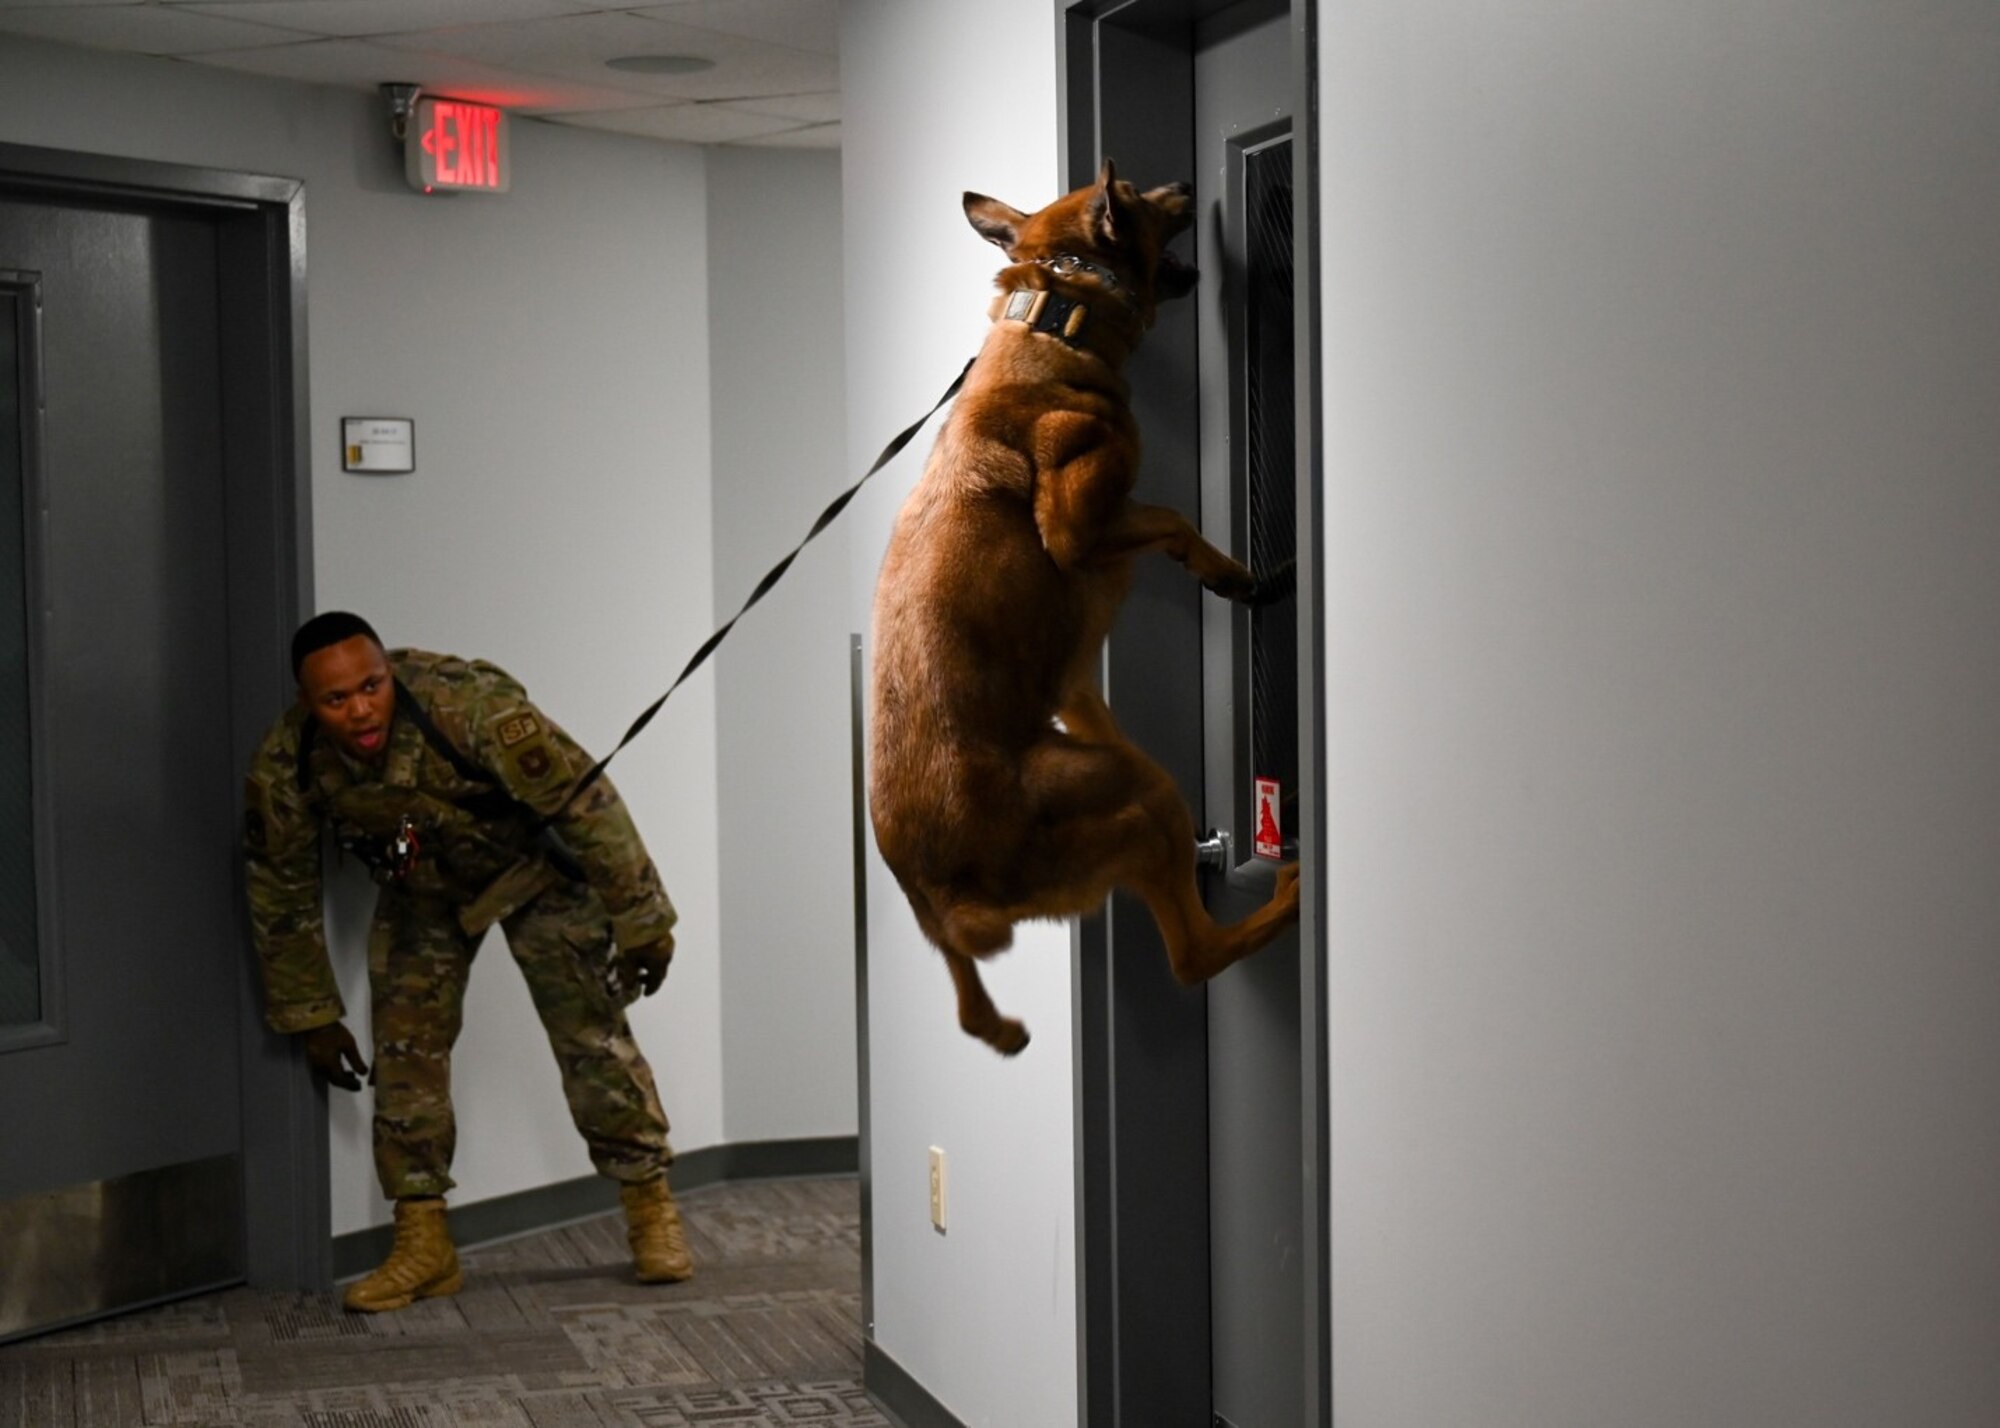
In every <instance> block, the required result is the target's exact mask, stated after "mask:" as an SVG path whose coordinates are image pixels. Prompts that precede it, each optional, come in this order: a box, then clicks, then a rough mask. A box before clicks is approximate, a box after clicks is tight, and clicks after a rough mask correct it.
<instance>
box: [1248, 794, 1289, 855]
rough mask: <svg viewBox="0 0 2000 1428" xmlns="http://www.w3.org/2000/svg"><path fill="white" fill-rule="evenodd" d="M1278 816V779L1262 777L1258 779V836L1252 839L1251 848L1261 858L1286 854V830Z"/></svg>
mask: <svg viewBox="0 0 2000 1428" xmlns="http://www.w3.org/2000/svg"><path fill="white" fill-rule="evenodd" d="M1278 818H1279V815H1278V781H1277V780H1276V779H1274V778H1260V779H1258V780H1257V823H1256V829H1255V831H1256V836H1255V837H1254V838H1252V839H1251V840H1250V850H1251V851H1252V852H1253V853H1255V854H1256V855H1257V856H1258V857H1260V858H1283V857H1284V856H1285V830H1284V826H1283V824H1281V823H1280V822H1279V821H1278Z"/></svg>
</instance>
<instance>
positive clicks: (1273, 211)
mask: <svg viewBox="0 0 2000 1428" xmlns="http://www.w3.org/2000/svg"><path fill="white" fill-rule="evenodd" d="M1243 212H1244V249H1245V252H1244V265H1245V269H1246V272H1245V277H1246V279H1247V281H1246V282H1245V284H1244V294H1243V302H1244V312H1243V314H1242V332H1243V339H1244V341H1243V357H1244V372H1243V380H1244V404H1243V411H1244V443H1245V444H1244V464H1243V468H1242V469H1243V479H1244V482H1245V486H1246V491H1245V511H1244V516H1245V524H1246V527H1247V530H1248V535H1249V540H1248V547H1249V550H1248V554H1249V564H1250V568H1251V569H1252V570H1254V571H1255V572H1257V574H1258V575H1259V576H1260V577H1262V578H1267V579H1268V578H1270V577H1272V576H1275V575H1277V574H1278V573H1279V572H1280V571H1282V570H1284V569H1285V568H1286V567H1287V566H1288V565H1289V563H1290V562H1291V561H1292V560H1293V559H1294V557H1295V556H1296V554H1297V551H1298V490H1297V483H1296V479H1295V471H1296V465H1297V463H1296V460H1295V455H1296V435H1295V432H1294V428H1293V420H1294V413H1295V411H1296V407H1295V405H1294V391H1293V386H1294V383H1293V373H1294V369H1295V364H1294V360H1293V351H1292V332H1293V320H1292V144H1291V140H1289V139H1284V140H1280V141H1278V142H1275V143H1271V144H1267V145H1265V146H1264V147H1262V148H1258V149H1253V150H1250V151H1249V152H1247V153H1245V154H1244V156H1243ZM1298 629H1299V627H1298V601H1297V599H1296V597H1295V596H1293V595H1290V594H1287V595H1286V596H1285V597H1284V598H1282V599H1279V600H1276V601H1273V602H1272V603H1270V604H1267V605H1260V606H1257V607H1256V608H1254V609H1253V610H1252V611H1251V612H1250V659H1249V681H1250V690H1249V696H1250V697H1249V706H1250V720H1249V724H1250V731H1249V733H1250V739H1249V742H1250V747H1249V756H1250V773H1251V774H1252V775H1253V776H1254V777H1257V778H1269V779H1276V780H1278V783H1279V787H1280V789H1281V790H1282V793H1283V802H1282V804H1281V810H1280V811H1281V813H1282V815H1283V823H1284V826H1285V828H1286V829H1291V828H1294V827H1296V826H1297V823H1296V819H1295V817H1294V814H1295V809H1296V804H1297V799H1298V780H1299V723H1298V707H1299V698H1298V696H1299V683H1298Z"/></svg>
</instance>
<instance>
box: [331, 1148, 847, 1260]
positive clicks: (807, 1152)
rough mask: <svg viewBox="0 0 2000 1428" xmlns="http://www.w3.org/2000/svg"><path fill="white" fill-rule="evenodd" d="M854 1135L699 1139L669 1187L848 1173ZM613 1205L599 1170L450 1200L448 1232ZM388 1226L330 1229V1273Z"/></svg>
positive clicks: (482, 1230) (525, 1225)
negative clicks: (462, 1201) (704, 1142)
mask: <svg viewBox="0 0 2000 1428" xmlns="http://www.w3.org/2000/svg"><path fill="white" fill-rule="evenodd" d="M860 1162H861V1152H860V1142H859V1141H858V1139H857V1138H856V1137H854V1136H851V1135H832V1136H817V1137H813V1138H810V1139H800V1140H750V1141H738V1142H735V1143H734V1144H728V1145H709V1146H703V1147H702V1148H701V1149H700V1150H691V1151H689V1152H687V1153H686V1154H685V1155H677V1156H675V1157H674V1169H673V1185H674V1193H675V1194H685V1193H687V1192H688V1191H690V1190H699V1189H701V1188H702V1187H703V1186H704V1185H720V1184H722V1183H723V1182H725V1181H730V1180H779V1179H783V1178H785V1177H787V1176H793V1175H852V1174H854V1173H855V1172H856V1171H857V1170H858V1169H859V1168H860ZM617 1208H618V1185H617V1182H615V1181H611V1180H607V1179H605V1178H604V1177H603V1176H601V1175H584V1176H579V1177H578V1178H577V1179H575V1180H559V1181H557V1182H556V1183H555V1184H553V1185H543V1186H539V1187H537V1188H536V1189H533V1190H520V1191H517V1192H515V1193H514V1194H512V1195H495V1196H494V1197H493V1198H491V1199H490V1200H475V1201H473V1202H472V1203H471V1204H469V1205H453V1206H452V1207H451V1237H452V1239H453V1240H454V1241H455V1242H456V1243H457V1244H458V1245H459V1247H460V1248H469V1247H470V1246H472V1245H479V1244H486V1243H489V1242H491V1241H493V1240H504V1239H510V1238H512V1237H513V1236H515V1235H524V1234H528V1233H530V1232H532V1231H535V1230H546V1229H549V1228H550V1227H552V1226H555V1225H563V1224H568V1223H569V1222H570V1221H572V1220H583V1219H588V1218H589V1217H591V1216H592V1215H603V1214H608V1213H610V1212H611V1211H613V1210H616V1209H617ZM394 1238H395V1231H394V1230H393V1229H392V1228H391V1227H390V1226H388V1225H376V1226H374V1227H372V1228H370V1229H366V1230H354V1231H352V1232H350V1233H348V1234H344V1235H335V1236H334V1237H333V1277H334V1278H335V1279H352V1278H353V1277H354V1276H355V1275H357V1274H366V1273H367V1272H368V1271H369V1270H371V1269H373V1268H374V1267H375V1266H376V1265H378V1264H380V1263H381V1262H382V1261H383V1260H384V1259H386V1258H387V1257H388V1254H389V1246H390V1244H391V1243H392V1242H393V1241H394Z"/></svg>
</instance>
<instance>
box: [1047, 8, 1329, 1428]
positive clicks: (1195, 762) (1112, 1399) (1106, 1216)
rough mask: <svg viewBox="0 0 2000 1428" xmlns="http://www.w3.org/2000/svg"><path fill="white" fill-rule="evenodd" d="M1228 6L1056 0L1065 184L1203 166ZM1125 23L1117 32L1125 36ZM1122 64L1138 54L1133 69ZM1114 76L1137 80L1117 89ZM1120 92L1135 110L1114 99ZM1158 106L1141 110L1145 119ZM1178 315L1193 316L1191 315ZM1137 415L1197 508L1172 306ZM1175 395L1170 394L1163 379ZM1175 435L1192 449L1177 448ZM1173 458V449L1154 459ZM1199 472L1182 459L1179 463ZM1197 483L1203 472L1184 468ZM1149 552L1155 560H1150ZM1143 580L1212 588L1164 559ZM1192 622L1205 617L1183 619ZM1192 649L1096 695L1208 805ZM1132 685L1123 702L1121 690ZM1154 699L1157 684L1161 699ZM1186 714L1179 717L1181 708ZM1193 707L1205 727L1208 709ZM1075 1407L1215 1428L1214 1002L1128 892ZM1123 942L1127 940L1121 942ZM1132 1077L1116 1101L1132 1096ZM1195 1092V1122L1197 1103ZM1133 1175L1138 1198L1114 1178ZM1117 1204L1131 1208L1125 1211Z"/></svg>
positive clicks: (1081, 933) (1311, 37)
mask: <svg viewBox="0 0 2000 1428" xmlns="http://www.w3.org/2000/svg"><path fill="white" fill-rule="evenodd" d="M1228 8H1231V6H1230V4H1229V3H1227V0H1221V3H1218V0H1056V4H1055V25H1056V53H1057V67H1056V76H1057V95H1056V105H1057V122H1058V135H1059V140H1058V142H1059V146H1060V156H1061V157H1060V162H1061V168H1062V187H1064V188H1065V189H1069V188H1075V187H1078V186H1080V185H1082V184H1085V183H1088V182H1090V181H1091V180H1092V179H1094V178H1095V177H1096V174H1097V169H1098V164H1099V161H1100V157H1101V156H1102V155H1103V154H1105V153H1107V152H1109V153H1111V154H1112V155H1113V156H1114V157H1115V158H1117V159H1118V160H1119V162H1120V164H1121V165H1123V166H1124V168H1125V174H1124V176H1125V177H1127V178H1132V179H1136V180H1142V181H1144V182H1161V181H1165V180H1166V179H1169V178H1175V177H1180V176H1182V175H1185V174H1187V173H1190V172H1192V162H1193V154H1192V129H1193V122H1192V121H1193V115H1192V94H1193V30H1194V25H1195V23H1196V22H1197V21H1198V20H1200V19H1204V18H1206V17H1208V16H1210V15H1213V14H1215V13H1217V12H1219V11H1222V10H1225V9H1228ZM1290 12H1291V28H1292V45H1291V50H1292V72H1291V88H1292V113H1293V115H1294V116H1295V118H1294V125H1295V130H1294V134H1295V139H1294V144H1293V192H1294V195H1295V199H1294V203H1295V208H1294V220H1293V245H1294V282H1295V296H1294V317H1295V321H1294V331H1295V333H1296V337H1295V344H1296V345H1295V360H1296V381H1297V384H1298V385H1297V390H1298V392H1299V394H1300V398H1301V399H1300V400H1299V402H1298V415H1297V422H1298V430H1297V441H1296V447H1297V474H1296V480H1297V483H1298V485H1297V494H1298V522H1299V544H1300V550H1299V564H1298V596H1297V598H1298V610H1299V622H1298V625H1299V628H1298V639H1299V664H1298V668H1299V674H1300V678H1299V716H1300V738H1299V776H1300V801H1299V828H1298V837H1299V842H1300V847H1301V862H1302V868H1301V871H1302V873H1303V877H1302V879H1301V883H1300V888H1301V897H1300V918H1299V1015H1300V1061H1301V1065H1300V1076H1301V1086H1300V1107H1301V1117H1302V1120H1303V1124H1302V1125H1301V1127H1300V1131H1301V1142H1300V1143H1301V1164H1300V1167H1299V1173H1300V1180H1301V1191H1302V1194H1301V1204H1302V1206H1303V1207H1304V1208H1303V1221H1304V1222H1303V1223H1302V1224H1301V1225H1300V1227H1299V1229H1300V1240H1299V1243H1300V1245H1301V1248H1302V1251H1303V1253H1304V1254H1305V1256H1306V1273H1305V1293H1304V1302H1303V1303H1302V1304H1301V1305H1300V1315H1301V1323H1302V1326H1303V1330H1304V1337H1305V1343H1306V1345H1307V1350H1308V1352H1307V1354H1306V1361H1305V1362H1304V1363H1303V1364H1302V1365H1300V1372H1301V1373H1302V1374H1303V1376H1304V1378H1305V1397H1304V1401H1305V1404H1306V1408H1307V1417H1306V1421H1307V1423H1308V1424H1311V1425H1319V1428H1330V1425H1331V1424H1332V1421H1333V1406H1332V1405H1333V1351H1332V1333H1331V1312H1332V1294H1331V1274H1330V1260H1329V1251H1330V1214H1329V1209H1330V1207H1329V1203H1328V1195H1329V1184H1330V1181H1329V1177H1328V1166H1329V1146H1328V1132H1329V1125H1328V1107H1329V1093H1328V1085H1327V1080H1328V1044H1327V1018H1326V985H1327V920H1326V907H1325V895H1326V894H1325V890H1326V887H1327V838H1326V806H1327V804H1326V720H1325V702H1324V695H1325V689H1326V660H1325V649H1324V639H1323V637H1322V632H1323V630H1324V628H1325V579H1324V574H1325V571H1324V561H1325V537H1324V530H1323V522H1324V505H1323V495H1322V492H1323V489H1324V480H1323V469H1322V465H1321V460H1320V450H1321V444H1320V435H1321V429H1322V421H1323V418H1322V396H1321V391H1320V314H1319V292H1320V263H1319V193H1320V186H1319V103H1318V97H1319V96H1318V68H1319V67H1318V62H1317V44H1318V5H1317V0H1290ZM1113 31H1115V32H1116V34H1115V35H1114V34H1113V33H1111V32H1113ZM1107 56H1112V57H1113V59H1112V63H1113V64H1116V65H1124V66H1131V65H1133V64H1139V65H1142V66H1145V67H1147V68H1148V69H1150V71H1151V73H1150V80H1151V82H1150V83H1149V84H1148V85H1144V86H1140V85H1129V86H1121V85H1119V84H1118V82H1117V81H1116V80H1112V81H1109V82H1107V79H1106V76H1105V72H1104V66H1105V63H1106V58H1107ZM1127 72H1128V73H1129V72H1130V71H1129V69H1128V71H1127ZM1118 89H1122V90H1123V91H1124V92H1111V91H1113V90H1118ZM1121 106H1122V107H1121ZM1142 111H1144V112H1142ZM1177 324H1180V327H1181V329H1184V330H1177ZM1132 367H1133V374H1134V376H1135V378H1136V379H1137V380H1136V381H1135V384H1134V385H1135V389H1136V390H1135V408H1136V409H1137V415H1138V416H1139V419H1140V425H1141V429H1142V430H1144V431H1145V432H1146V433H1147V438H1148V441H1147V451H1148V455H1147V464H1146V469H1145V472H1144V473H1143V474H1142V477H1141V480H1142V482H1145V483H1146V484H1147V485H1148V488H1149V491H1148V496H1149V499H1160V500H1163V501H1165V502H1167V503H1169V504H1173V505H1176V506H1178V507H1179V508H1180V509H1182V510H1198V509H1199V508H1200V507H1199V501H1198V495H1199V481H1198V474H1196V473H1194V472H1193V471H1192V467H1193V465H1194V462H1193V456H1192V452H1193V449H1194V443H1193V442H1192V441H1191V440H1187V439H1186V438H1187V437H1188V436H1189V435H1190V433H1189V431H1188V430H1187V427H1188V422H1189V410H1190V408H1191V405H1192V404H1188V403H1182V404H1181V406H1180V409H1179V410H1176V409H1175V407H1174V405H1173V403H1172V402H1170V401H1168V400H1166V399H1165V396H1164V393H1157V394H1155V395H1154V396H1153V397H1152V398H1151V400H1150V401H1148V400H1147V398H1146V394H1145V390H1144V389H1145V388H1146V387H1147V386H1148V385H1149V381H1148V374H1150V376H1151V378H1152V382H1151V383H1150V385H1154V386H1161V385H1165V384H1168V383H1175V382H1178V383H1185V382H1187V381H1189V380H1192V374H1193V371H1194V352H1193V331H1192V324H1191V320H1187V319H1180V318H1177V317H1176V316H1175V315H1174V314H1173V311H1172V310H1171V309H1168V310H1165V311H1163V314H1162V318H1161V321H1160V323H1159V324H1158V327H1157V328H1156V330H1155V333H1154V335H1153V337H1152V338H1150V339H1149V341H1148V345H1147V346H1146V347H1145V348H1142V349H1141V350H1140V352H1139V353H1138V354H1137V355H1136V356H1135V358H1134V360H1133V364H1132ZM1168 390H1171V387H1169V388H1168ZM1176 447H1179V448H1180V450H1181V451H1182V452H1184V453H1186V454H1185V455H1176V454H1175V450H1176ZM1162 458H1164V460H1163V459H1162ZM1182 468H1185V469H1182ZM1191 477H1192V478H1193V484H1192V486H1191V487H1190V486H1189V481H1190V478H1191ZM1154 564H1158V563H1157V562H1155V563H1154ZM1149 573H1150V574H1159V573H1160V572H1157V571H1154V572H1145V571H1142V572H1141V574H1140V577H1139V580H1138V581H1137V582H1136V583H1135V594H1140V595H1142V596H1143V597H1144V598H1147V599H1148V600H1154V599H1157V600H1159V601H1161V602H1164V603H1172V604H1176V605H1181V604H1191V603H1194V602H1198V601H1199V599H1200V592H1199V591H1198V590H1196V589H1194V587H1193V583H1192V582H1190V581H1187V580H1186V579H1185V577H1182V576H1180V572H1178V571H1175V572H1171V573H1170V576H1172V577H1180V578H1179V579H1178V580H1177V581H1175V580H1173V579H1171V578H1170V579H1169V580H1168V581H1167V582H1166V583H1165V584H1164V585H1162V586H1160V587H1159V588H1158V589H1148V588H1147V586H1148V580H1147V575H1148V574H1149ZM1190 628H1191V629H1193V630H1195V631H1197V632H1198V631H1199V629H1200V622H1199V619H1198V618H1196V619H1194V620H1193V622H1192V623H1191V626H1190ZM1190 643H1192V644H1193V645H1195V647H1196V650H1195V659H1194V662H1193V664H1192V666H1191V667H1190V666H1189V664H1188V661H1187V660H1186V659H1185V657H1184V656H1183V655H1181V654H1177V653H1173V652H1167V656H1166V658H1164V659H1163V658H1162V653H1163V652H1162V651H1160V650H1158V649H1145V650H1141V649H1137V648H1131V649H1127V648H1125V647H1124V646H1123V645H1121V642H1120V640H1119V637H1118V635H1117V633H1116V632H1115V631H1114V632H1113V634H1112V636H1111V639H1110V640H1109V641H1108V643H1107V646H1106V650H1105V660H1104V669H1103V671H1102V673H1103V678H1104V688H1105V691H1106V694H1107V696H1108V697H1109V698H1110V699H1111V701H1112V703H1113V705H1114V707H1116V708H1118V711H1119V717H1120V720H1121V721H1122V722H1123V723H1124V724H1125V725H1126V727H1127V729H1128V731H1129V732H1131V733H1132V734H1133V735H1134V737H1135V741H1136V742H1137V743H1139V744H1140V745H1141V746H1142V747H1144V748H1146V749H1147V751H1148V752H1149V753H1150V754H1152V755H1153V756H1154V757H1155V758H1156V759H1158V760H1159V762H1160V763H1161V764H1162V765H1163V766H1164V767H1165V768H1166V769H1167V770H1168V772H1170V773H1171V774H1173V775H1174V777H1175V778H1176V779H1177V781H1178V782H1179V783H1180V785H1181V787H1182V790H1183V791H1184V792H1185V793H1187V794H1189V795H1190V796H1191V797H1192V798H1193V799H1194V800H1195V806H1196V807H1197V808H1199V807H1200V798H1201V793H1202V777H1201V774H1202V762H1201V761H1202V758H1203V749H1202V743H1203V740H1202V736H1201V731H1200V729H1199V728H1197V729H1194V730H1188V729H1184V728H1183V729H1176V728H1174V727H1172V725H1173V720H1172V719H1163V718H1161V717H1159V716H1158V714H1157V712H1156V711H1158V710H1160V709H1161V708H1163V707H1164V706H1165V703H1166V701H1165V700H1164V699H1162V698H1160V697H1159V694H1160V692H1165V693H1167V694H1171V695H1175V696H1177V697H1180V698H1182V699H1184V698H1185V692H1186V691H1187V690H1188V689H1200V688H1201V668H1200V658H1199V643H1200V642H1199V639H1196V640H1194V641H1191V642H1190ZM1121 695H1123V696H1124V701H1125V702H1124V703H1123V704H1121V701H1120V696H1121ZM1149 696H1151V697H1149ZM1176 717H1178V716H1176ZM1197 722H1198V721H1197ZM1074 929H1075V930H1074V931H1073V933H1072V949H1071V950H1072V957H1071V966H1072V974H1071V975H1072V1005H1073V1027H1072V1031H1073V1034H1074V1038H1075V1068H1076V1069H1075V1077H1074V1106H1075V1153H1076V1246H1077V1248H1076V1275H1077V1398H1078V1408H1077V1412H1078V1421H1079V1422H1081V1423H1087V1424H1089V1425H1091V1428H1181V1425H1183V1424H1185V1425H1189V1428H1209V1417H1210V1409H1209V1404H1210V1402H1211V1397H1210V1394H1209V1391H1208V1390H1209V1387H1210V1377H1209V1369H1208V1363H1209V1352H1210V1338H1211V1323H1210V1314H1209V1290H1208V1252H1207V1242H1208V1183H1207V1182H1208V1137H1207V1126H1206V1108H1207V1076H1208V1053H1207V1033H1206V1012H1205V1002H1204V999H1203V998H1201V997H1198V996H1191V995H1187V994H1185V993H1183V992H1182V991H1181V989H1179V988H1177V987H1176V986H1174V984H1173V982H1172V979H1171V977H1170V976H1169V975H1168V974H1167V972H1166V970H1165V964H1164V957H1163V955H1162V953H1161V952H1160V949H1159V946H1158V939H1157V935H1156V933H1155V932H1154V930H1153V928H1152V926H1151V922H1150V919H1149V918H1147V917H1146V915H1145V913H1144V910H1143V908H1142V907H1140V906H1139V905H1138V904H1137V903H1136V902H1134V901H1131V900H1129V899H1128V898H1126V897H1125V896H1124V895H1122V894H1121V895H1118V896H1116V897H1114V898H1113V900H1112V905H1111V907H1110V909H1109V911H1108V912H1107V913H1106V915H1105V916H1104V917H1103V918H1101V919H1089V920H1083V921H1079V922H1078V923H1076V924H1074ZM1114 950H1115V955H1114ZM1121 1089H1123V1090H1124V1092H1125V1093H1124V1094H1123V1095H1121V1094H1120V1092H1121ZM1191 1105H1192V1106H1199V1107H1201V1108H1202V1109H1201V1114H1200V1115H1199V1116H1198V1117H1191V1116H1190V1115H1188V1114H1187V1111H1186V1108H1187V1107H1188V1106H1191ZM1121 1184H1124V1185H1127V1186H1141V1187H1143V1193H1142V1194H1135V1193H1127V1194H1125V1195H1123V1196H1121V1195H1120V1193H1119V1186H1120V1185H1121ZM1121 1201H1122V1202H1123V1210H1122V1213H1121Z"/></svg>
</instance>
